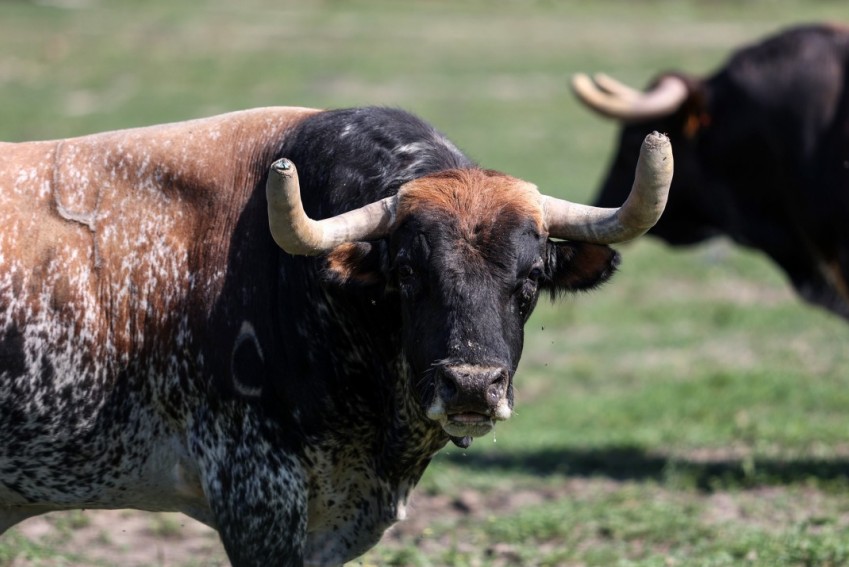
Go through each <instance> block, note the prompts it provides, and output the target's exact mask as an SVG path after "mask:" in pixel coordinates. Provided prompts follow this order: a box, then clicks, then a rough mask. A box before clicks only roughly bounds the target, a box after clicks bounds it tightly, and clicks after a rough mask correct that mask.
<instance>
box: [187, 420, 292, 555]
mask: <svg viewBox="0 0 849 567" xmlns="http://www.w3.org/2000/svg"><path fill="white" fill-rule="evenodd" d="M240 425H241V427H240V431H238V432H236V431H233V430H230V431H229V433H231V434H232V436H227V435H226V433H225V436H224V437H218V435H220V434H221V433H224V431H222V430H221V429H220V426H221V423H219V424H218V427H219V428H218V431H217V435H216V437H218V438H217V439H214V440H212V439H209V438H208V437H207V438H206V439H204V441H201V443H202V444H203V446H204V449H205V451H204V452H203V454H201V455H198V459H199V461H200V463H201V476H202V482H203V485H204V492H205V493H206V496H207V499H208V500H209V505H210V508H211V510H212V515H213V518H214V522H215V526H216V528H217V529H218V533H219V535H220V536H221V541H222V543H223V544H224V549H225V550H226V551H227V555H228V557H229V558H230V561H231V563H232V564H233V566H234V567H268V566H289V565H298V566H300V565H303V562H304V545H305V542H306V532H307V486H306V481H305V475H304V473H303V469H302V467H301V464H300V462H299V461H298V460H297V459H296V458H294V457H292V456H290V455H287V454H285V453H284V452H283V451H281V450H280V448H279V447H278V446H276V445H275V443H273V442H271V441H270V440H269V439H266V438H265V437H264V436H263V435H262V433H260V431H261V429H262V428H261V427H256V428H254V427H253V426H252V424H248V423H245V422H242V423H241V424H240ZM228 429H229V428H228ZM210 441H211V442H212V443H211V444H210Z"/></svg>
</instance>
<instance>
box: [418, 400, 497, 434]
mask: <svg viewBox="0 0 849 567" xmlns="http://www.w3.org/2000/svg"><path fill="white" fill-rule="evenodd" d="M511 413H512V411H511V410H510V409H509V405H508V404H507V401H506V400H504V401H503V402H502V403H500V404H498V407H497V408H495V409H494V410H493V411H491V412H488V413H482V412H478V411H469V410H464V411H451V410H448V411H445V409H444V406H443V405H442V403H441V400H436V401H435V402H434V403H433V404H432V405H431V406H430V408H428V412H427V416H428V417H429V418H430V419H432V420H434V421H435V422H437V423H439V425H440V426H442V429H443V430H444V431H445V432H446V433H447V434H448V435H450V436H451V437H452V438H457V439H462V438H466V437H468V438H474V437H482V436H484V435H486V434H487V433H489V432H490V431H492V429H493V428H494V427H495V424H496V422H498V421H504V420H507V419H509V418H510V415H511Z"/></svg>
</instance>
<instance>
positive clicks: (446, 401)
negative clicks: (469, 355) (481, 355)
mask: <svg viewBox="0 0 849 567" xmlns="http://www.w3.org/2000/svg"><path fill="white" fill-rule="evenodd" d="M509 388H510V371H509V370H508V369H506V368H504V367H502V366H478V365H472V364H459V365H441V366H439V367H438V368H437V369H436V373H435V376H434V389H435V392H434V398H433V401H432V403H431V404H430V407H429V408H428V410H427V416H428V417H429V418H430V419H432V420H434V421H437V422H438V423H439V424H440V425H441V426H442V428H443V429H444V430H445V431H446V432H447V433H448V434H449V435H451V436H452V437H460V438H462V437H480V436H481V435H485V434H487V433H489V432H490V431H491V430H492V428H493V427H494V426H495V422H496V421H504V420H506V419H509V418H510V416H511V414H512V408H511V407H510V401H509V397H508V395H507V394H508V391H509Z"/></svg>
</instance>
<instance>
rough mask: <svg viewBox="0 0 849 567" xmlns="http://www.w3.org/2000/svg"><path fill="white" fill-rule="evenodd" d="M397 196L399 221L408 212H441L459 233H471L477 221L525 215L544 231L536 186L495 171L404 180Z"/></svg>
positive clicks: (453, 172)
mask: <svg viewBox="0 0 849 567" xmlns="http://www.w3.org/2000/svg"><path fill="white" fill-rule="evenodd" d="M400 195H401V199H400V200H399V203H398V219H399V220H402V219H403V218H405V217H406V216H407V215H410V214H421V213H426V214H433V213H436V214H445V215H448V216H450V217H452V218H454V219H456V221H457V224H458V228H459V229H460V231H461V232H462V233H465V234H469V235H471V234H473V233H475V232H477V230H478V227H480V225H481V224H485V225H492V224H494V223H501V222H505V221H507V222H509V221H510V220H511V219H513V220H515V219H519V218H527V219H530V220H531V221H532V222H533V223H534V224H535V225H536V227H537V229H538V230H539V232H540V233H541V234H542V233H543V231H544V228H543V227H544V223H543V217H542V207H541V206H540V194H539V191H538V190H537V188H536V186H534V185H533V184H531V183H528V182H526V181H522V180H521V179H516V178H515V177H510V176H509V175H505V174H503V173H499V172H496V171H490V170H482V169H451V170H447V171H442V172H439V173H435V174H431V175H428V176H426V177H422V178H419V179H416V180H415V181H411V182H410V183H407V184H406V185H405V186H404V187H402V189H401V192H400Z"/></svg>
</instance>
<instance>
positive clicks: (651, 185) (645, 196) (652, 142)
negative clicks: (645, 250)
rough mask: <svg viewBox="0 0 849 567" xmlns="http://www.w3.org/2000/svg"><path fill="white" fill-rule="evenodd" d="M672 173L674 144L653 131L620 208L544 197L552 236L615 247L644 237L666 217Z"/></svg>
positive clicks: (641, 153)
mask: <svg viewBox="0 0 849 567" xmlns="http://www.w3.org/2000/svg"><path fill="white" fill-rule="evenodd" d="M672 172H673V160H672V144H671V143H670V142H669V138H668V137H666V136H665V135H663V134H658V133H657V132H652V133H651V134H649V135H648V136H646V139H645V140H644V141H643V145H642V147H641V148H640V158H639V160H638V161H637V169H636V171H635V173H634V184H633V186H632V187H631V193H630V194H629V195H628V198H627V199H626V200H625V203H624V204H623V205H622V206H621V207H619V208H613V209H609V208H603V207H593V206H590V205H580V204H577V203H572V202H571V201H566V200H564V199H556V198H554V197H548V196H545V197H543V209H544V213H545V222H546V225H547V226H548V234H549V236H552V237H554V238H565V239H567V240H578V241H582V242H594V243H596V244H613V243H616V242H624V241H626V240H631V239H633V238H636V237H638V236H640V235H642V234H644V233H645V232H647V231H648V230H649V229H650V228H651V227H653V226H654V225H655V223H656V222H657V221H658V219H660V215H661V214H663V209H664V208H665V207H666V200H667V197H668V196H669V186H670V185H671V184H672Z"/></svg>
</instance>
